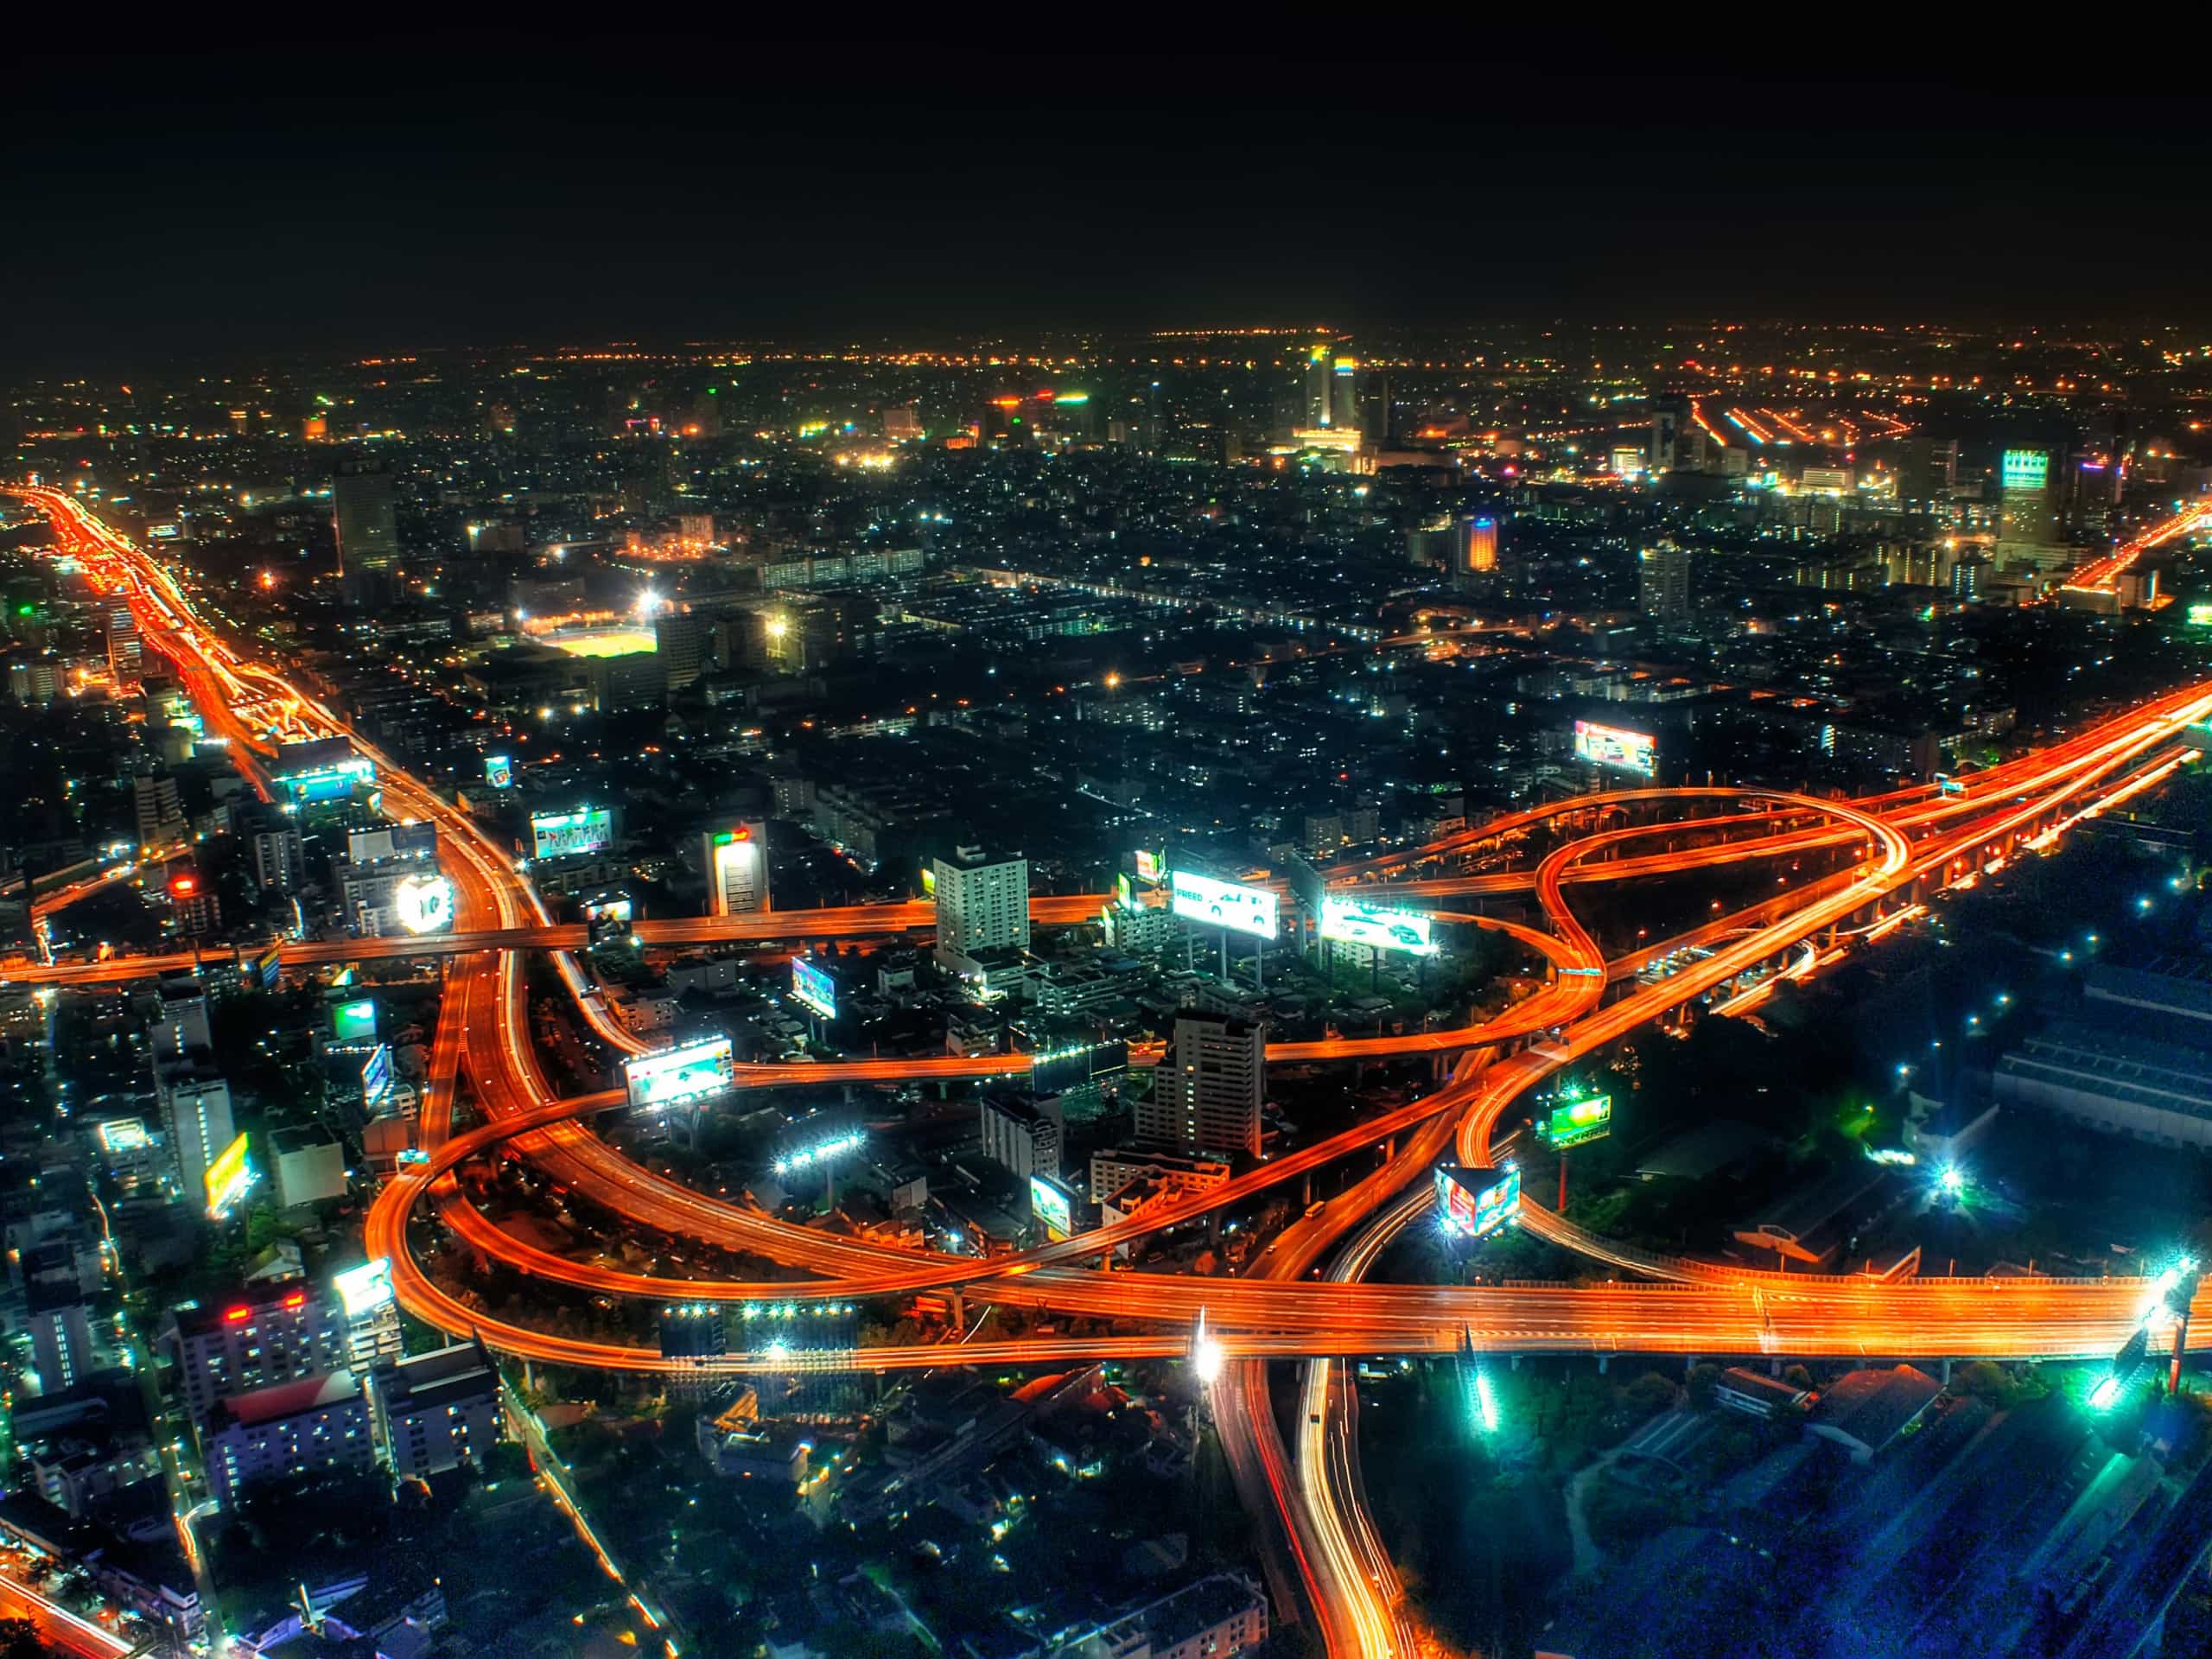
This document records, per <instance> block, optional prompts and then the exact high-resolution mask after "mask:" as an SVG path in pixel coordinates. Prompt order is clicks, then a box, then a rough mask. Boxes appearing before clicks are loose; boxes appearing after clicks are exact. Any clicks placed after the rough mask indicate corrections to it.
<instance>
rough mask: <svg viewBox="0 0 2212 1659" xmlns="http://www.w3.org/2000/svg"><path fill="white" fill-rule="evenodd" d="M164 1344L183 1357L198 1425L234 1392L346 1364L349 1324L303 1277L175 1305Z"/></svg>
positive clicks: (182, 1372) (179, 1372)
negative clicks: (202, 1302)
mask: <svg viewBox="0 0 2212 1659" xmlns="http://www.w3.org/2000/svg"><path fill="white" fill-rule="evenodd" d="M161 1342H162V1347H163V1348H165V1349H167V1350H168V1351H170V1352H171V1353H172V1354H173V1355H174V1356H175V1359H176V1363H177V1369H176V1380H177V1386H178V1388H180V1389H181V1390H182V1391H183V1394H184V1403H185V1407H186V1408H187V1409H188V1410H189V1411H190V1412H191V1414H192V1419H193V1421H194V1422H205V1421H207V1414H209V1413H210V1412H211V1411H213V1409H214V1408H215V1403H216V1402H218V1401H219V1400H220V1399H222V1398H223V1396H224V1395H234V1394H240V1393H244V1392H245V1391H247V1390H249V1389H261V1388H266V1387H269V1386H270V1385H271V1384H274V1383H289V1382H291V1381H293V1380H294V1379H296V1378H298V1377H303V1376H322V1375H324V1374H325V1373H327V1372H330V1371H334V1370H341V1369H342V1368H343V1367H344V1366H345V1364H346V1325H345V1321H344V1320H343V1319H340V1317H339V1313H338V1310H337V1309H336V1308H335V1307H334V1306H333V1305H332V1304H331V1301H330V1300H329V1299H328V1298H327V1296H325V1295H324V1294H321V1292H319V1291H315V1290H310V1289H308V1287H307V1286H305V1285H303V1284H302V1283H301V1282H300V1281H298V1280H296V1279H293V1280H287V1281H282V1282H279V1283H276V1284H264V1285H254V1286H251V1287H248V1288H247V1289H245V1290H244V1291H242V1292H240V1293H239V1294H238V1295H235V1296H232V1297H227V1298H216V1299H211V1300H208V1301H207V1302H206V1303H204V1304H202V1305H200V1306H193V1307H173V1308H171V1309H170V1310H169V1314H168V1319H167V1320H166V1321H164V1323H163V1325H162V1338H161Z"/></svg>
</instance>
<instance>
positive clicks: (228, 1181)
mask: <svg viewBox="0 0 2212 1659" xmlns="http://www.w3.org/2000/svg"><path fill="white" fill-rule="evenodd" d="M258 1179H260V1177H259V1176H258V1175H257V1173H255V1171H254V1167H253V1160H251V1158H248V1157H247V1156H246V1155H245V1136H244V1135H240V1136H238V1139H237V1140H235V1141H232V1142H231V1144H230V1145H229V1146H227V1147H224V1148H223V1150H222V1151H221V1152H220V1153H219V1154H216V1158H215V1161H214V1162H213V1163H212V1164H210V1165H208V1166H207V1175H206V1177H205V1180H206V1183H207V1218H208V1219H209V1220H210V1221H220V1220H221V1219H222V1218H223V1217H226V1216H227V1215H229V1214H230V1213H231V1211H233V1210H235V1209H236V1208H238V1200H239V1199H240V1198H244V1197H245V1195H246V1193H247V1192H248V1191H249V1190H250V1189H251V1187H252V1185H253V1184H254V1182H255V1181H257V1180H258Z"/></svg>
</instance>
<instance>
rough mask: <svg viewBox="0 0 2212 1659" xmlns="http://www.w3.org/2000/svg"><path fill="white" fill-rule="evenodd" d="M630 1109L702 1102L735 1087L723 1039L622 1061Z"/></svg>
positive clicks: (734, 1073) (704, 1040) (733, 1068)
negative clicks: (628, 1092)
mask: <svg viewBox="0 0 2212 1659" xmlns="http://www.w3.org/2000/svg"><path fill="white" fill-rule="evenodd" d="M622 1080H623V1083H624V1084H625V1085H626V1087H627V1088H628V1089H629V1091H630V1103H631V1104H632V1106H673V1105H677V1104H678V1103H682V1102H683V1101H688V1100H706V1099H709V1098H710V1097H711V1096H715V1095H721V1094H727V1093H728V1092H729V1090H732V1089H734V1088H735V1087H736V1086H737V1063H736V1060H735V1058H734V1053H733V1051H732V1049H731V1047H730V1041H729V1039H728V1038H727V1037H702V1038H701V1039H699V1040H698V1041H696V1042H690V1043H679V1044H678V1045H677V1046H676V1047H674V1048H664V1049H662V1050H661V1051H660V1052H658V1053H657V1054H639V1055H635V1056H633V1057H632V1058H629V1059H626V1060H625V1061H623V1062H622Z"/></svg>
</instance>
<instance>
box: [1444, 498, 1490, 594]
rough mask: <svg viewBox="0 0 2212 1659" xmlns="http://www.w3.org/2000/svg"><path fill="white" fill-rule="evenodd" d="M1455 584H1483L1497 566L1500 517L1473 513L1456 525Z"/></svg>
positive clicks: (1467, 585) (1453, 533)
mask: <svg viewBox="0 0 2212 1659" xmlns="http://www.w3.org/2000/svg"><path fill="white" fill-rule="evenodd" d="M1451 546H1452V586H1453V587H1455V588H1471V587H1479V586H1481V585H1482V582H1483V581H1484V578H1486V577H1488V576H1490V575H1492V574H1493V573H1495V572H1496V570H1497V519H1496V518H1492V517H1491V515H1490V514H1488V513H1476V514H1471V515H1470V516H1469V517H1467V518H1461V519H1459V520H1458V521H1457V522H1456V523H1454V524H1452V542H1451Z"/></svg>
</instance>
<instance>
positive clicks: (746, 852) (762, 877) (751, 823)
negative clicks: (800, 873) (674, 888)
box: [699, 818, 769, 916]
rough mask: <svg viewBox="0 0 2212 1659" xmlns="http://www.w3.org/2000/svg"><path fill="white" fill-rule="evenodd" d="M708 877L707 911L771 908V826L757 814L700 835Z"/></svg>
mask: <svg viewBox="0 0 2212 1659" xmlns="http://www.w3.org/2000/svg"><path fill="white" fill-rule="evenodd" d="M699 864H700V868H702V870H703V871H704V872H705V874H706V877H707V914H709V916H749V915H751V914H752V913H753V912H754V911H758V910H766V909H767V908H769V901H768V826H767V825H766V823H762V822H761V821H760V819H758V818H753V819H748V820H747V822H745V823H740V824H734V825H732V826H731V827H730V828H729V829H709V831H707V833H706V834H705V835H703V836H701V837H700V845H699Z"/></svg>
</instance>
